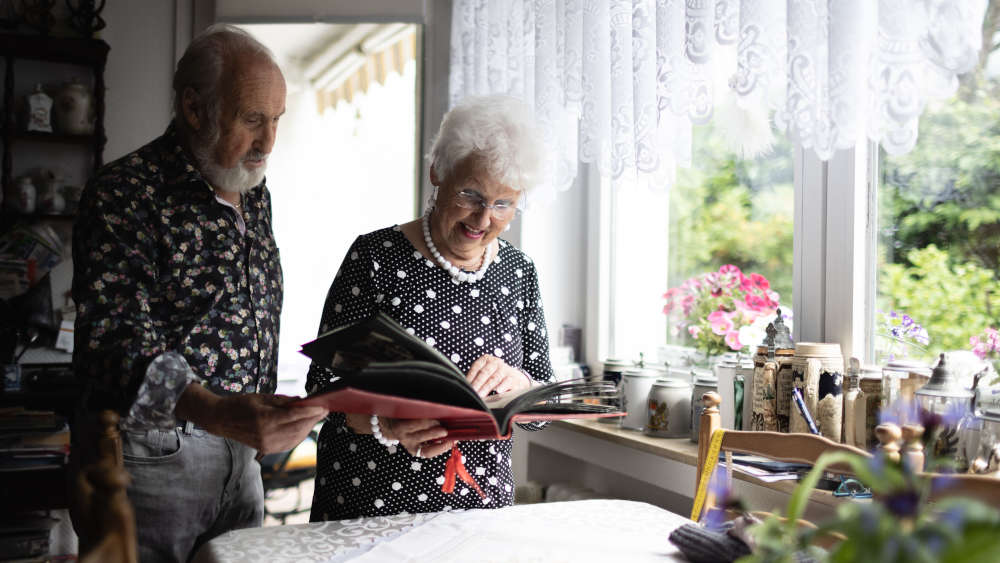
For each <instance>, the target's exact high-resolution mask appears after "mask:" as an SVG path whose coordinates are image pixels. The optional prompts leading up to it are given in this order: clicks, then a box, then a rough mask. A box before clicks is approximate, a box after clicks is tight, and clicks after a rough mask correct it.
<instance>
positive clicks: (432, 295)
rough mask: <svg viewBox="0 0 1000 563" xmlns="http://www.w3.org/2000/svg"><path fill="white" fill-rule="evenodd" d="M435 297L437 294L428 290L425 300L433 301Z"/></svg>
mask: <svg viewBox="0 0 1000 563" xmlns="http://www.w3.org/2000/svg"><path fill="white" fill-rule="evenodd" d="M435 297H437V293H436V292H435V291H434V290H433V289H428V290H427V298H428V299H434V298H435Z"/></svg>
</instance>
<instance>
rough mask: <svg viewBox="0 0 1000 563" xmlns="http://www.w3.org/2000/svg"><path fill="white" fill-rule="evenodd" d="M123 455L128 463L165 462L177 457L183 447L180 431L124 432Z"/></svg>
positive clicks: (175, 429)
mask: <svg viewBox="0 0 1000 563" xmlns="http://www.w3.org/2000/svg"><path fill="white" fill-rule="evenodd" d="M121 436H122V457H123V458H124V460H125V462H126V463H165V462H167V461H170V460H172V459H174V458H176V457H177V456H178V455H179V454H180V452H181V447H182V441H181V435H180V431H179V430H178V429H177V428H174V429H172V430H166V431H164V430H147V431H146V432H129V431H125V432H122V435H121Z"/></svg>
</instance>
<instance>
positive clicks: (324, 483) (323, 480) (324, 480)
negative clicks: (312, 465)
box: [319, 477, 326, 486]
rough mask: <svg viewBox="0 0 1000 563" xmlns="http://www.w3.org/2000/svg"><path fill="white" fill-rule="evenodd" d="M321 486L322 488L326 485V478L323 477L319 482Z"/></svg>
mask: <svg viewBox="0 0 1000 563" xmlns="http://www.w3.org/2000/svg"><path fill="white" fill-rule="evenodd" d="M319 484H320V486H324V485H326V477H321V478H320V480H319Z"/></svg>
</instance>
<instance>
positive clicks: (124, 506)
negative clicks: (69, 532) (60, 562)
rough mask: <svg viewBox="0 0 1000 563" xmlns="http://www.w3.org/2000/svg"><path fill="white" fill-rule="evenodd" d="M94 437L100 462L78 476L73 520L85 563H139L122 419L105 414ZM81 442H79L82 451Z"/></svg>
mask: <svg viewBox="0 0 1000 563" xmlns="http://www.w3.org/2000/svg"><path fill="white" fill-rule="evenodd" d="M98 424H99V426H98V429H97V431H96V432H95V433H94V434H93V438H92V441H91V443H92V444H93V446H94V450H95V453H96V459H94V460H93V461H89V462H88V463H87V464H85V465H84V466H83V467H82V468H81V469H80V470H79V471H78V472H77V474H76V483H75V491H74V506H73V512H74V514H73V520H74V524H75V527H76V528H77V533H78V534H79V536H80V562H81V563H98V562H100V563H104V562H108V563H136V562H138V560H139V555H138V546H137V542H136V530H135V513H134V512H133V510H132V505H131V504H130V503H129V501H128V496H127V494H126V491H127V489H128V485H129V483H130V482H131V478H130V477H129V474H128V472H127V471H126V470H125V466H124V461H123V459H122V445H121V437H120V435H119V434H118V415H117V414H116V413H115V412H114V411H110V410H108V411H103V412H101V413H100V415H98ZM81 442H85V440H83V441H78V442H77V446H78V447H79V445H80V443H81Z"/></svg>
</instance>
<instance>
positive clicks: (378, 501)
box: [375, 498, 385, 508]
mask: <svg viewBox="0 0 1000 563" xmlns="http://www.w3.org/2000/svg"><path fill="white" fill-rule="evenodd" d="M383 506H385V503H384V502H383V501H382V499H380V498H377V499H375V508H382V507H383Z"/></svg>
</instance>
